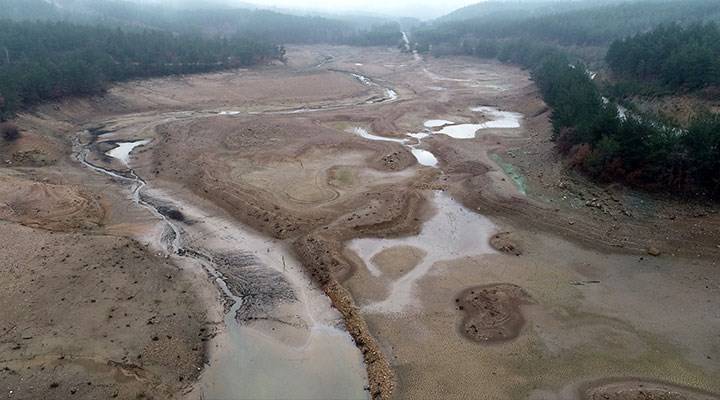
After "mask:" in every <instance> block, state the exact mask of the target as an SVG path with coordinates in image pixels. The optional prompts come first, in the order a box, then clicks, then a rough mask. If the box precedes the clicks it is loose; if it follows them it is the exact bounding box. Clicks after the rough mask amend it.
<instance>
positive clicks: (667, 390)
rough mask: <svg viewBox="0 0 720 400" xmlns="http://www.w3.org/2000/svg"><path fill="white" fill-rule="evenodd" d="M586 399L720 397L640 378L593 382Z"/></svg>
mask: <svg viewBox="0 0 720 400" xmlns="http://www.w3.org/2000/svg"><path fill="white" fill-rule="evenodd" d="M581 398H582V399H585V400H717V399H720V397H718V396H716V395H712V394H710V393H706V392H702V391H699V390H695V389H692V388H687V387H682V386H675V385H671V384H668V383H662V382H652V381H643V380H640V379H628V380H616V381H612V382H607V381H606V382H600V383H594V384H591V385H590V386H589V387H588V388H586V389H585V390H584V391H583V393H582V397H581Z"/></svg>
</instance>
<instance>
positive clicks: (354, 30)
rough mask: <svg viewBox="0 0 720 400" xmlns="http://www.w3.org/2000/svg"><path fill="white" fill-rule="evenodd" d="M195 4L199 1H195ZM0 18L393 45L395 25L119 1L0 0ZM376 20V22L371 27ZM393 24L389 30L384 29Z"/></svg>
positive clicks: (286, 40) (282, 40)
mask: <svg viewBox="0 0 720 400" xmlns="http://www.w3.org/2000/svg"><path fill="white" fill-rule="evenodd" d="M196 7H200V6H196ZM0 18H10V19H14V20H36V19H44V20H55V21H70V22H75V23H81V24H96V23H102V24H103V25H105V26H117V27H122V28H123V29H128V30H137V29H154V30H164V31H170V32H176V33H186V34H187V33H193V34H202V35H206V36H217V35H222V36H225V35H242V36H244V37H247V38H256V39H261V40H264V41H269V42H274V43H280V44H292V43H298V44H307V43H331V44H355V45H388V46H395V45H396V44H397V40H396V37H397V36H398V35H400V30H399V27H398V26H397V24H387V22H384V21H382V20H380V19H378V18H363V17H358V18H345V19H340V18H328V17H320V16H300V15H290V14H283V13H278V12H275V11H268V10H258V9H247V8H227V7H224V8H218V7H207V8H204V7H201V8H195V9H185V8H169V7H163V6H160V5H153V4H145V5H140V4H137V3H134V2H130V1H124V0H64V2H63V3H60V5H55V4H54V3H48V2H46V1H44V0H0ZM373 25H375V26H373ZM389 26H392V27H395V28H396V31H395V32H394V34H395V35H394V36H393V35H389V34H388V33H389V32H387V28H388V27H389Z"/></svg>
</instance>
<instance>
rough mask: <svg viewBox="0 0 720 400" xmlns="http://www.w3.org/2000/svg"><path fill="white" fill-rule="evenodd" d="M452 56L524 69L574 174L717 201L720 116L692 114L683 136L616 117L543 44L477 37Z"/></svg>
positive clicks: (578, 70) (585, 76) (584, 76)
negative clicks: (576, 171) (548, 111)
mask: <svg viewBox="0 0 720 400" xmlns="http://www.w3.org/2000/svg"><path fill="white" fill-rule="evenodd" d="M447 50H448V51H450V49H449V48H448V49H447ZM452 52H453V53H454V54H458V53H459V54H466V55H474V56H477V57H482V58H497V59H498V60H500V61H503V62H506V63H512V64H517V65H520V66H523V67H525V68H528V69H530V70H531V74H532V78H533V80H534V82H535V83H536V85H537V87H538V89H539V90H540V93H541V95H542V97H543V99H544V100H545V102H546V103H547V104H548V105H549V106H550V107H551V109H552V112H551V116H550V119H551V122H552V126H553V137H554V140H555V141H556V146H557V148H558V150H559V151H560V152H561V153H563V154H564V155H566V156H567V157H568V159H569V160H570V164H571V165H572V166H573V167H575V168H579V169H580V170H582V171H584V172H585V173H587V174H588V175H590V176H592V177H594V178H596V179H599V180H601V181H621V182H624V183H626V184H629V185H632V186H636V187H642V188H646V189H651V190H659V191H669V192H673V193H676V194H681V195H694V194H704V195H708V196H713V197H718V196H720V175H718V173H717V172H718V171H720V116H718V115H715V114H703V115H698V116H697V117H696V118H695V119H694V120H693V122H692V123H691V124H690V126H689V127H688V128H687V129H680V128H677V127H673V126H666V125H663V124H660V123H658V122H654V121H652V120H649V119H644V118H642V117H640V116H637V115H633V114H631V113H629V112H628V113H627V115H625V114H626V113H619V111H618V110H619V109H618V106H617V105H616V104H614V103H612V102H610V101H608V100H607V99H605V98H604V97H603V96H602V94H601V92H600V90H599V89H598V86H597V85H596V84H595V82H594V81H593V80H592V79H591V78H590V76H589V72H588V71H587V69H586V67H585V65H584V64H583V63H581V62H580V61H579V60H578V59H576V58H574V57H570V56H568V55H567V54H566V53H565V52H564V51H562V50H561V48H560V47H558V46H552V45H548V44H546V43H544V42H537V41H530V40H520V39H507V40H497V39H477V38H475V39H466V40H464V41H463V45H462V47H461V48H456V49H453V51H452Z"/></svg>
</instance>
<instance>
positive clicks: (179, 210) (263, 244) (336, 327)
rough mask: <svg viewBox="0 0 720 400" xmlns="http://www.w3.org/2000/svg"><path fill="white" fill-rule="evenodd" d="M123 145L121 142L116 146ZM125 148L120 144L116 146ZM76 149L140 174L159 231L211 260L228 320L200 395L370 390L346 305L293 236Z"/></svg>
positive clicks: (186, 259)
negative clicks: (319, 278) (302, 257)
mask: <svg viewBox="0 0 720 400" xmlns="http://www.w3.org/2000/svg"><path fill="white" fill-rule="evenodd" d="M147 143H149V141H133V142H126V143H121V144H120V145H121V146H122V147H120V146H118V148H121V149H122V151H120V150H118V151H115V152H113V151H109V152H107V154H108V155H109V156H111V157H114V158H117V159H119V160H121V161H123V162H125V163H128V162H129V157H130V153H131V152H132V150H133V149H134V148H136V147H138V146H141V145H145V144H147ZM116 149H117V148H116ZM113 150H115V149H113ZM89 152H90V149H89V148H80V149H79V150H78V151H77V155H76V157H77V158H78V160H79V161H81V162H83V163H84V164H85V165H87V166H88V167H90V168H92V169H93V170H95V171H96V172H99V173H104V174H106V175H108V176H111V177H113V178H115V179H116V180H117V181H122V182H125V183H128V184H130V186H131V189H130V190H131V192H132V199H133V201H134V202H135V203H137V204H138V205H140V206H142V207H145V208H148V209H149V210H150V211H151V212H153V214H154V215H155V216H156V217H158V220H159V224H158V225H157V228H156V229H155V231H153V232H149V233H147V235H148V236H151V237H143V238H141V239H143V240H146V241H150V242H151V243H154V246H155V247H156V248H158V249H160V250H161V251H166V252H167V254H168V256H169V257H171V258H173V259H174V260H175V261H176V262H177V263H178V264H180V265H187V266H189V267H191V268H198V267H200V268H203V270H205V271H206V272H207V273H208V274H209V275H210V276H211V277H213V278H214V280H215V282H216V284H217V286H218V287H219V288H220V289H221V291H222V293H223V294H224V297H225V299H226V302H227V308H226V311H227V312H226V314H225V317H224V322H225V324H224V329H222V330H221V331H220V333H219V335H218V336H217V337H216V338H215V340H214V341H213V342H212V345H211V349H210V354H209V367H207V368H206V369H205V370H204V371H203V374H202V375H201V377H200V380H199V382H198V383H197V385H196V386H195V388H194V389H193V391H192V393H191V395H193V394H194V395H199V396H200V397H201V398H213V399H215V398H232V399H280V398H282V399H308V398H317V399H321V398H338V399H340V398H342V399H367V398H368V392H367V391H366V390H365V387H366V386H367V372H366V369H365V366H364V363H363V358H362V354H361V353H360V351H359V349H358V348H357V347H356V346H355V344H354V342H353V340H352V338H351V337H350V335H349V334H348V333H347V331H346V330H345V329H344V322H343V320H342V317H341V315H340V314H339V313H338V312H337V310H335V309H334V308H333V307H332V305H331V303H330V300H329V299H328V298H327V297H326V296H325V295H324V293H323V292H322V291H321V290H320V289H319V288H318V287H317V286H316V285H315V284H314V283H313V282H312V281H311V280H310V279H309V278H308V277H307V276H306V274H305V271H304V269H303V268H302V266H301V264H300V263H299V262H298V261H297V260H296V259H295V258H294V256H293V255H292V253H291V252H290V251H289V250H288V248H287V244H286V243H284V242H282V241H277V240H273V239H269V238H266V237H264V236H263V235H261V234H258V233H256V232H254V231H252V230H250V229H249V228H246V227H244V226H242V225H240V224H237V223H235V222H234V221H233V220H232V219H230V218H227V217H223V214H222V212H221V211H219V210H212V211H206V209H210V208H212V206H210V205H207V207H205V208H202V207H197V206H194V205H193V204H202V200H199V199H197V202H195V201H192V202H188V201H186V200H184V199H180V198H178V197H177V195H170V194H169V193H166V192H163V191H161V190H159V189H157V188H151V187H149V186H148V185H147V184H146V182H145V181H144V180H142V178H140V177H138V176H137V175H136V174H135V172H134V171H133V170H131V171H130V173H129V174H128V175H127V176H124V175H119V174H117V173H115V172H113V171H111V170H108V169H105V168H104V167H103V166H102V165H92V164H90V163H89V162H88V161H87V160H86V158H85V157H86V156H87V154H88V153H89Z"/></svg>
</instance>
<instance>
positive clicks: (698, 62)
mask: <svg viewBox="0 0 720 400" xmlns="http://www.w3.org/2000/svg"><path fill="white" fill-rule="evenodd" d="M606 60H607V63H608V65H609V66H610V68H611V69H612V71H613V73H614V74H615V75H616V76H617V77H618V78H621V79H629V80H636V81H641V82H649V83H654V84H657V85H660V86H662V87H669V88H671V89H680V88H684V89H700V88H704V87H707V86H713V85H720V28H718V25H717V24H715V23H709V24H705V25H702V24H697V25H691V26H688V27H683V26H680V25H677V24H671V25H661V26H659V27H657V28H655V29H653V30H652V31H650V32H646V33H640V34H637V35H634V36H632V37H628V38H626V39H623V40H617V41H615V42H613V43H612V45H611V46H610V48H609V50H608V52H607V57H606Z"/></svg>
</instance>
